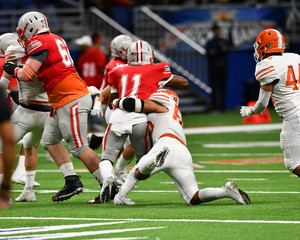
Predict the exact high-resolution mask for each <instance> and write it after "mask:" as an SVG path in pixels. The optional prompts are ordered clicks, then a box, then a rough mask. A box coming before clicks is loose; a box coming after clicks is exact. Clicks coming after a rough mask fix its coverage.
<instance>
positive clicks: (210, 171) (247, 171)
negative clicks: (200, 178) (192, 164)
mask: <svg viewBox="0 0 300 240" xmlns="http://www.w3.org/2000/svg"><path fill="white" fill-rule="evenodd" d="M194 172H195V173H290V172H289V171H287V170H286V171H284V170H283V171H282V170H194Z"/></svg>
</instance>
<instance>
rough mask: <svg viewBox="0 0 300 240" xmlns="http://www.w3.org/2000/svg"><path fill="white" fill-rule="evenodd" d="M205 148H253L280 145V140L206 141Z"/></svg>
mask: <svg viewBox="0 0 300 240" xmlns="http://www.w3.org/2000/svg"><path fill="white" fill-rule="evenodd" d="M202 146H203V147H204V148H253V147H278V146H280V142H279V141H276V142H241V143H240V142H239V143H237V142H233V143H205V144H203V145H202Z"/></svg>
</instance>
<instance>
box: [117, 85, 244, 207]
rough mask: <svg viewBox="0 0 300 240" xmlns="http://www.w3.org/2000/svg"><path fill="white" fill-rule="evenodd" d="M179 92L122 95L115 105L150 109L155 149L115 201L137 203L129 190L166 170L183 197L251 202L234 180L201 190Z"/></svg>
mask: <svg viewBox="0 0 300 240" xmlns="http://www.w3.org/2000/svg"><path fill="white" fill-rule="evenodd" d="M178 101H179V99H178V96H177V95H176V93H174V92H173V91H171V90H166V89H164V90H158V92H157V93H154V94H152V95H151V96H150V97H149V98H148V99H147V100H145V101H143V100H140V99H135V98H121V99H120V100H115V101H114V105H117V106H118V107H119V108H121V109H123V110H127V111H135V112H149V114H148V122H149V127H150V132H151V136H152V139H153V144H154V145H153V147H152V149H151V150H150V151H149V152H148V153H147V154H146V155H144V156H143V157H142V158H141V159H140V161H139V162H138V163H137V165H136V166H135V167H134V168H133V169H132V170H131V171H130V173H129V175H128V177H127V179H126V181H125V183H124V184H123V186H122V188H121V190H120V191H119V193H118V194H117V195H116V196H115V198H114V204H115V205H134V204H135V203H134V202H132V201H131V200H130V199H129V198H128V197H127V194H128V193H129V192H130V191H131V190H132V189H133V188H134V187H135V186H136V184H137V183H138V181H139V180H144V179H147V178H148V177H150V176H152V175H154V174H156V173H158V172H161V171H163V172H165V173H166V174H168V175H169V176H170V177H171V178H172V179H173V181H174V183H175V184H176V187H177V190H178V192H179V193H180V195H181V196H182V197H183V199H184V200H185V201H186V202H187V203H188V204H191V205H196V204H200V203H204V202H209V201H212V200H216V199H220V198H231V199H234V200H235V201H236V202H238V203H240V204H250V198H249V197H248V195H247V194H246V193H245V192H243V191H242V190H240V189H239V188H238V187H237V185H236V184H235V183H234V182H227V183H226V184H225V187H221V188H205V189H202V190H199V188H198V185H197V181H196V177H195V174H194V172H193V160H192V156H191V154H190V152H189V150H188V148H187V147H186V139H185V135H184V132H183V128H182V118H181V112H180V110H179V108H178Z"/></svg>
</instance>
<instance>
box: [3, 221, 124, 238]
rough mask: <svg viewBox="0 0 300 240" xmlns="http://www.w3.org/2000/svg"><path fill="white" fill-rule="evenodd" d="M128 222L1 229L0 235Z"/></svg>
mask: <svg viewBox="0 0 300 240" xmlns="http://www.w3.org/2000/svg"><path fill="white" fill-rule="evenodd" d="M127 222H128V221H119V222H101V223H85V224H76V225H58V226H42V227H24V228H6V229H0V235H7V234H20V233H30V232H44V231H56V230H63V229H74V228H76V229H78V228H86V227H94V226H103V225H112V224H120V223H127Z"/></svg>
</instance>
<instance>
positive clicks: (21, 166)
mask: <svg viewBox="0 0 300 240" xmlns="http://www.w3.org/2000/svg"><path fill="white" fill-rule="evenodd" d="M15 172H18V174H20V173H23V174H25V156H24V155H20V156H19V161H18V165H17V167H16V170H15Z"/></svg>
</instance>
